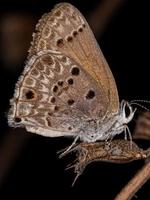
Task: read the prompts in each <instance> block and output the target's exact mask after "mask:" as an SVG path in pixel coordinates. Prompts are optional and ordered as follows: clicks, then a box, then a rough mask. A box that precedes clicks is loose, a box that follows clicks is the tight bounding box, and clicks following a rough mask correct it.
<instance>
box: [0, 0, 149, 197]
mask: <svg viewBox="0 0 150 200" xmlns="http://www.w3.org/2000/svg"><path fill="white" fill-rule="evenodd" d="M58 2H60V1H54V0H53V1H46V0H43V1H40V0H39V1H35V0H32V1H20V2H17V1H13V2H11V1H7V0H6V1H1V4H2V5H1V7H0V11H1V19H2V18H3V16H4V15H5V13H9V12H10V13H12V12H14V13H15V12H16V13H27V14H30V15H32V16H33V17H35V18H36V19H38V18H40V16H41V15H42V14H43V13H45V12H49V11H50V10H51V9H52V7H53V6H54V5H55V4H56V3H58ZM68 2H70V3H72V4H74V5H75V6H76V7H77V8H78V9H79V10H80V11H81V12H82V13H83V14H84V16H85V17H86V18H87V17H88V16H89V14H90V13H92V12H93V11H94V10H95V9H96V7H97V6H98V4H99V3H100V1H97V0H93V1H85V0H82V1H68ZM4 3H5V4H4ZM149 13H150V11H149V6H148V1H140V0H137V1H124V3H123V6H122V7H121V8H120V9H119V10H118V11H116V13H115V16H114V17H112V20H110V23H109V24H108V25H107V28H106V29H105V31H104V32H103V34H102V35H101V37H99V38H97V40H98V42H99V44H100V46H101V49H102V51H103V53H104V55H105V57H106V59H107V61H108V63H109V65H110V68H111V70H112V72H113V74H114V77H115V80H116V83H117V86H118V92H119V96H120V99H126V100H132V99H147V100H149V99H150V96H149V94H150V93H149V82H150V78H149V65H150V64H149V57H150V56H149V41H150V40H149V35H150V34H149V19H150V16H149V15H150V14H149ZM87 20H88V19H87ZM96 20H100V19H96ZM1 30H2V29H1ZM29 45H30V44H27V46H28V47H29ZM3 48H4V47H3ZM3 48H2V47H0V51H1V55H0V64H1V65H0V91H1V93H0V153H1V154H2V148H3V144H4V141H5V138H6V137H7V135H11V134H16V137H18V136H17V135H19V134H20V135H22V137H24V136H23V135H26V136H27V137H28V139H26V142H24V145H23V147H22V148H19V150H18V151H19V152H17V153H18V155H17V156H16V158H15V161H12V163H11V162H10V164H11V166H9V168H8V170H6V171H7V173H6V174H5V176H3V180H2V181H1V191H0V192H1V193H0V195H1V196H0V199H6V198H7V196H8V195H11V198H19V199H23V198H24V197H26V198H28V199H29V198H30V197H31V196H33V199H35V198H36V197H39V198H40V199H58V198H61V199H73V198H76V199H80V198H86V196H87V197H89V198H90V199H109V200H111V199H114V197H115V195H116V194H117V193H118V192H119V191H120V189H121V188H122V187H123V186H124V185H125V184H126V183H127V182H128V181H129V180H130V178H131V177H132V176H133V175H134V174H135V173H136V172H137V171H138V169H140V168H141V166H142V165H143V161H135V162H133V163H128V164H123V165H119V164H108V163H101V162H98V163H93V164H91V165H89V166H88V167H87V168H86V170H85V171H84V173H83V175H82V176H81V177H80V178H79V180H78V181H77V183H76V184H75V186H74V187H73V188H72V187H71V183H72V181H73V178H74V174H73V172H72V171H71V170H70V171H65V167H66V165H67V164H68V162H69V161H70V160H69V159H72V158H71V156H70V158H69V157H68V158H64V159H61V160H60V159H58V156H57V154H56V152H57V151H58V150H60V149H62V148H65V147H66V146H67V145H69V144H70V143H71V142H72V140H71V139H67V138H45V137H42V136H38V135H34V134H31V133H27V132H25V131H24V130H20V129H19V131H17V129H16V130H14V129H12V128H9V127H8V125H7V118H6V113H7V110H8V108H9V99H10V98H11V97H12V95H13V89H14V85H15V82H16V81H17V79H18V76H19V74H20V72H21V71H22V69H23V66H24V62H25V57H26V56H27V50H26V55H25V56H24V59H22V63H20V64H19V66H17V67H16V70H9V68H6V67H5V64H4V63H3V59H2V57H3ZM30 136H31V137H30ZM8 146H9V145H8ZM14 146H15V145H14ZM12 151H13V148H12ZM5 156H8V157H9V155H8V154H7V153H6V155H5ZM2 161H3V160H2ZM2 161H1V162H2ZM0 165H1V163H0ZM0 173H1V172H0ZM149 190H150V183H149V182H147V183H146V184H145V185H144V186H143V187H142V189H140V190H139V191H138V193H137V194H136V195H137V196H136V197H134V198H133V199H144V200H147V199H150V191H149Z"/></svg>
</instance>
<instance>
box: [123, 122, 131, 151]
mask: <svg viewBox="0 0 150 200" xmlns="http://www.w3.org/2000/svg"><path fill="white" fill-rule="evenodd" d="M124 131H125V133H128V136H129V140H130V148H131V149H132V135H131V132H130V129H129V127H128V126H127V125H126V126H125V129H124Z"/></svg>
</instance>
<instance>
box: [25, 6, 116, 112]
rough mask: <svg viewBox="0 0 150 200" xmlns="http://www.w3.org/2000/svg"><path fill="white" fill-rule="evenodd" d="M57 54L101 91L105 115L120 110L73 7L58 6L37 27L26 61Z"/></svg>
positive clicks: (100, 59) (85, 25) (98, 52)
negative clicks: (38, 55)
mask: <svg viewBox="0 0 150 200" xmlns="http://www.w3.org/2000/svg"><path fill="white" fill-rule="evenodd" d="M48 49H51V50H56V51H60V52H62V53H63V54H64V55H66V56H68V57H70V58H72V59H73V60H75V61H76V62H77V63H78V64H79V65H80V66H81V67H82V68H83V69H84V70H85V71H86V72H87V73H89V74H90V75H91V76H92V77H93V78H94V79H95V80H96V81H97V83H98V85H99V87H100V90H101V89H102V88H103V96H105V100H106V101H105V106H106V107H107V111H108V113H116V112H118V109H119V98H118V92H117V87H116V83H115V80H114V77H113V75H112V73H111V71H110V68H109V66H108V64H107V62H106V60H105V58H104V56H103V54H102V52H101V50H100V48H99V46H98V44H97V42H96V39H95V37H94V35H93V33H92V31H91V29H90V27H89V25H88V23H87V21H86V20H85V18H84V17H83V15H82V14H81V13H80V12H79V11H78V10H77V9H76V8H75V7H74V6H72V5H70V4H68V3H60V4H58V5H56V7H55V8H54V9H53V10H52V11H51V12H50V13H48V14H45V15H44V16H43V17H42V18H41V19H40V21H39V23H38V24H37V26H36V33H35V34H34V35H33V42H32V45H31V48H30V49H29V58H31V57H32V56H33V55H35V54H36V53H37V52H39V51H43V50H48Z"/></svg>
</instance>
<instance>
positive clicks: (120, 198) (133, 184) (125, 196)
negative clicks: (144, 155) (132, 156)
mask: <svg viewBox="0 0 150 200" xmlns="http://www.w3.org/2000/svg"><path fill="white" fill-rule="evenodd" d="M149 178H150V161H149V162H147V163H146V164H145V165H144V166H143V168H142V169H141V170H140V171H139V172H138V173H137V174H136V175H135V176H134V177H133V178H132V179H131V180H130V181H129V182H128V184H127V185H126V186H125V187H124V188H123V189H122V190H121V192H120V193H119V194H118V195H117V196H116V198H115V199H114V200H130V199H131V198H132V197H133V196H134V195H135V193H136V192H137V191H138V190H139V189H140V188H141V187H142V186H143V185H144V183H145V182H146V181H147V180H148V179H149Z"/></svg>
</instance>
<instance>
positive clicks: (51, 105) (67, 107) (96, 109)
mask: <svg viewBox="0 0 150 200" xmlns="http://www.w3.org/2000/svg"><path fill="white" fill-rule="evenodd" d="M101 88H102V87H101ZM105 103H106V99H105V97H103V91H102V90H99V85H98V83H97V81H96V80H94V79H93V78H92V77H91V76H90V75H89V74H88V73H87V72H86V71H85V70H84V69H83V68H82V67H81V66H80V65H79V64H78V63H76V62H75V61H74V60H73V59H71V58H69V57H67V56H65V55H64V54H62V53H61V52H58V51H52V50H46V51H42V52H39V53H37V55H36V56H32V58H31V59H30V60H29V61H28V63H27V65H26V67H25V69H24V72H23V74H22V76H21V77H20V79H19V81H18V83H17V85H16V91H15V95H14V98H13V99H12V101H11V105H12V107H11V109H10V112H9V125H10V126H13V127H17V126H23V127H25V128H26V129H27V130H28V131H30V132H34V133H37V134H41V135H46V136H50V137H56V136H64V135H71V134H72V133H73V134H74V133H75V132H78V131H79V129H81V127H82V125H83V123H84V121H85V119H87V120H88V119H91V118H93V119H95V118H97V117H99V118H101V117H102V116H103V115H104V114H105V113H106V105H105Z"/></svg>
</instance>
